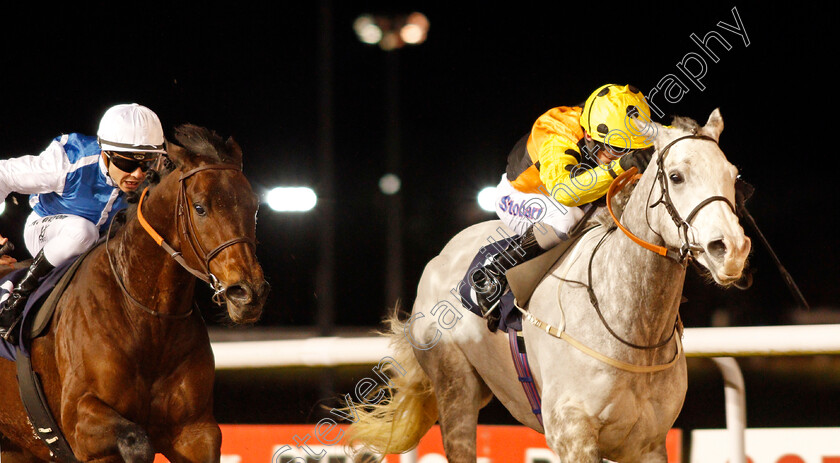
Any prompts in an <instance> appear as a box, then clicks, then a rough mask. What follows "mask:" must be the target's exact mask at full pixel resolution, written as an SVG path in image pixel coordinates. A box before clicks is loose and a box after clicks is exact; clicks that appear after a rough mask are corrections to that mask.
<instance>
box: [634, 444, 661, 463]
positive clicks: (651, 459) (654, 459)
mask: <svg viewBox="0 0 840 463" xmlns="http://www.w3.org/2000/svg"><path fill="white" fill-rule="evenodd" d="M667 462H668V452H667V450H666V449H665V441H662V445H661V446H659V447H657V448H656V449H654V450H651V451H650V452H648V453H646V454H644V455H642V457H641V458H639V463H667Z"/></svg>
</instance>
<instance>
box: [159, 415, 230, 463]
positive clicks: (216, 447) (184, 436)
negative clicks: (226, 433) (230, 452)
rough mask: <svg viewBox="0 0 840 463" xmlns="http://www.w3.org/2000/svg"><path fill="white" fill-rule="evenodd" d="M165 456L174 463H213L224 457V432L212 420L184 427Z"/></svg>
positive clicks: (164, 452) (165, 451)
mask: <svg viewBox="0 0 840 463" xmlns="http://www.w3.org/2000/svg"><path fill="white" fill-rule="evenodd" d="M163 454H164V455H165V456H166V458H168V459H169V461H171V462H172V463H213V462H218V461H219V460H220V459H221V455H222V431H221V429H219V425H218V424H217V423H216V421H215V420H213V419H212V417H211V418H209V419H206V420H204V421H202V422H196V423H190V424H188V425H186V426H182V427H181V428H180V429H179V430H178V432H177V434H176V435H175V436H174V438H173V439H172V448H171V449H170V450H164V451H163Z"/></svg>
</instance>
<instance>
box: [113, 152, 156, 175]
mask: <svg viewBox="0 0 840 463" xmlns="http://www.w3.org/2000/svg"><path fill="white" fill-rule="evenodd" d="M136 154H137V156H138V158H139V159H132V158H129V157H125V156H123V155H120V154H117V153H114V152H111V153H108V154H107V156H108V160H109V161H111V163H113V164H114V167H116V168H117V169H119V170H121V171H123V172H128V173H131V172H134V171H135V170H137V169H138V168H140V171H141V172H146V171H147V170H149V169H150V168H151V167H152V164H154V162H155V161H157V154H147V153H136ZM149 156H154V157H152V158H149Z"/></svg>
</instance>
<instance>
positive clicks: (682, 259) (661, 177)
mask: <svg viewBox="0 0 840 463" xmlns="http://www.w3.org/2000/svg"><path fill="white" fill-rule="evenodd" d="M687 139H695V140H709V141H711V142H714V143H717V140H715V139H714V138H712V137H708V136H705V135H697V134H696V133H693V134H691V135H686V136H683V137H679V138H677V139H675V140H672V141H671V142H670V143H668V144H667V145H665V147H664V148H663V149H662V150H661V151H660V154H659V158H658V159H657V163H656V164H657V166H656V167H657V170H656V180H657V181H658V182H659V188H660V191H661V194H662V196H661V197H660V198H659V199H658V200H657V201H656V202H655V203H653V204H651V205H650V208H654V207H656V206H658V205H659V204H662V205H663V206H665V210H666V211H668V214H669V215H670V216H671V220H673V221H674V224H675V225H676V226H677V228H678V229H679V232H680V235H681V239H682V245H681V246H680V248H679V249H673V248H669V247H666V246H659V245H656V244H653V243H650V242H647V241H645V240H643V239H641V238H639V237H638V236H636V235H634V234H633V232H631V231H630V230H628V229H627V228H626V227H624V226H623V225H622V224H621V222H620V221H619V220H618V217H616V216H615V212H613V207H612V198H613V197H614V196H615V195H616V194H617V193H618V192H619V191H621V189H622V188H624V187H625V186H627V185H628V184H632V183H635V182H637V181H638V180H639V179H640V178H642V175H641V174H639V173H638V169H636V168H635V167H631V168H630V169H629V170H627V171H626V172H624V173H622V174H621V175H619V176H618V177H617V178H616V179H615V180H613V182H612V184H610V188H609V190H607V210H608V211H609V212H610V216H612V218H613V221H614V222H615V224H616V226H618V228H619V229H620V230H621V231H622V232H624V234H625V235H627V237H628V238H630V239H631V240H632V241H633V242H634V243H636V244H638V245H639V246H641V247H643V248H645V249H647V250H649V251H652V252H655V253H656V254H659V255H660V256H663V257H667V258H669V259H671V260H673V261H674V262H676V263H678V264H680V265H682V266H683V267H685V266H686V265H687V263H688V259H690V258H692V257H693V256H694V253H695V252H703V247H702V246H701V245H699V244H696V243H693V242H692V241H691V239H690V238H689V236H688V232H689V229H690V228H691V220H692V219H694V217H695V216H696V215H697V213H698V212H700V209H702V208H703V207H705V206H707V205H708V204H710V203H712V202H715V201H723V202H725V203H726V205H727V206H729V208H730V209H731V210H732V212H733V213H735V206H733V205H732V202H730V201H729V199H727V198H726V197H724V196H711V197H709V198H706V199H704V200H703V201H700V204H698V205H697V206H695V207H694V209H692V210H691V212H690V213H689V214H688V217H686V218H685V219H683V218H682V217H681V216H680V213H679V212H678V211H677V208H676V207H675V206H674V203H673V201H671V195H670V192H669V190H668V179H667V178H666V177H667V176H666V174H665V167H664V162H665V156H667V155H668V152H669V150H670V149H671V147H672V146H673V145H674V144H676V143H677V142H679V141H682V140H687Z"/></svg>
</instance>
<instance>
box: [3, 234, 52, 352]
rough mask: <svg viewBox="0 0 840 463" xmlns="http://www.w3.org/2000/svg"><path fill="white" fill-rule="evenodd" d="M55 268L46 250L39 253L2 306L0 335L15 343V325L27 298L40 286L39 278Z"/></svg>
mask: <svg viewBox="0 0 840 463" xmlns="http://www.w3.org/2000/svg"><path fill="white" fill-rule="evenodd" d="M52 269H53V265H52V264H50V262H49V261H48V260H47V259H46V257H44V251H43V250H42V251H41V252H39V253H38V255H36V256H35V259H33V260H32V263H31V264H30V265H29V271H28V272H26V275H24V277H23V279H22V280H20V282H19V283H18V284H17V286H15V289H14V290H13V291H12V293H11V294H10V295H9V298H8V299H6V301H5V302H3V304H2V306H0V337H2V338H3V339H5V340H6V341H9V342H10V343H12V344H15V341H16V339H15V331H16V330H15V327H16V326H17V324H18V322H19V321H20V316H21V314H23V308H24V307H25V306H26V300H27V299H28V298H29V295H30V294H32V292H33V291H35V289H37V288H38V280H40V279H41V277H43V276H44V275H46V274H47V273H49V271H50V270H52Z"/></svg>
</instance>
